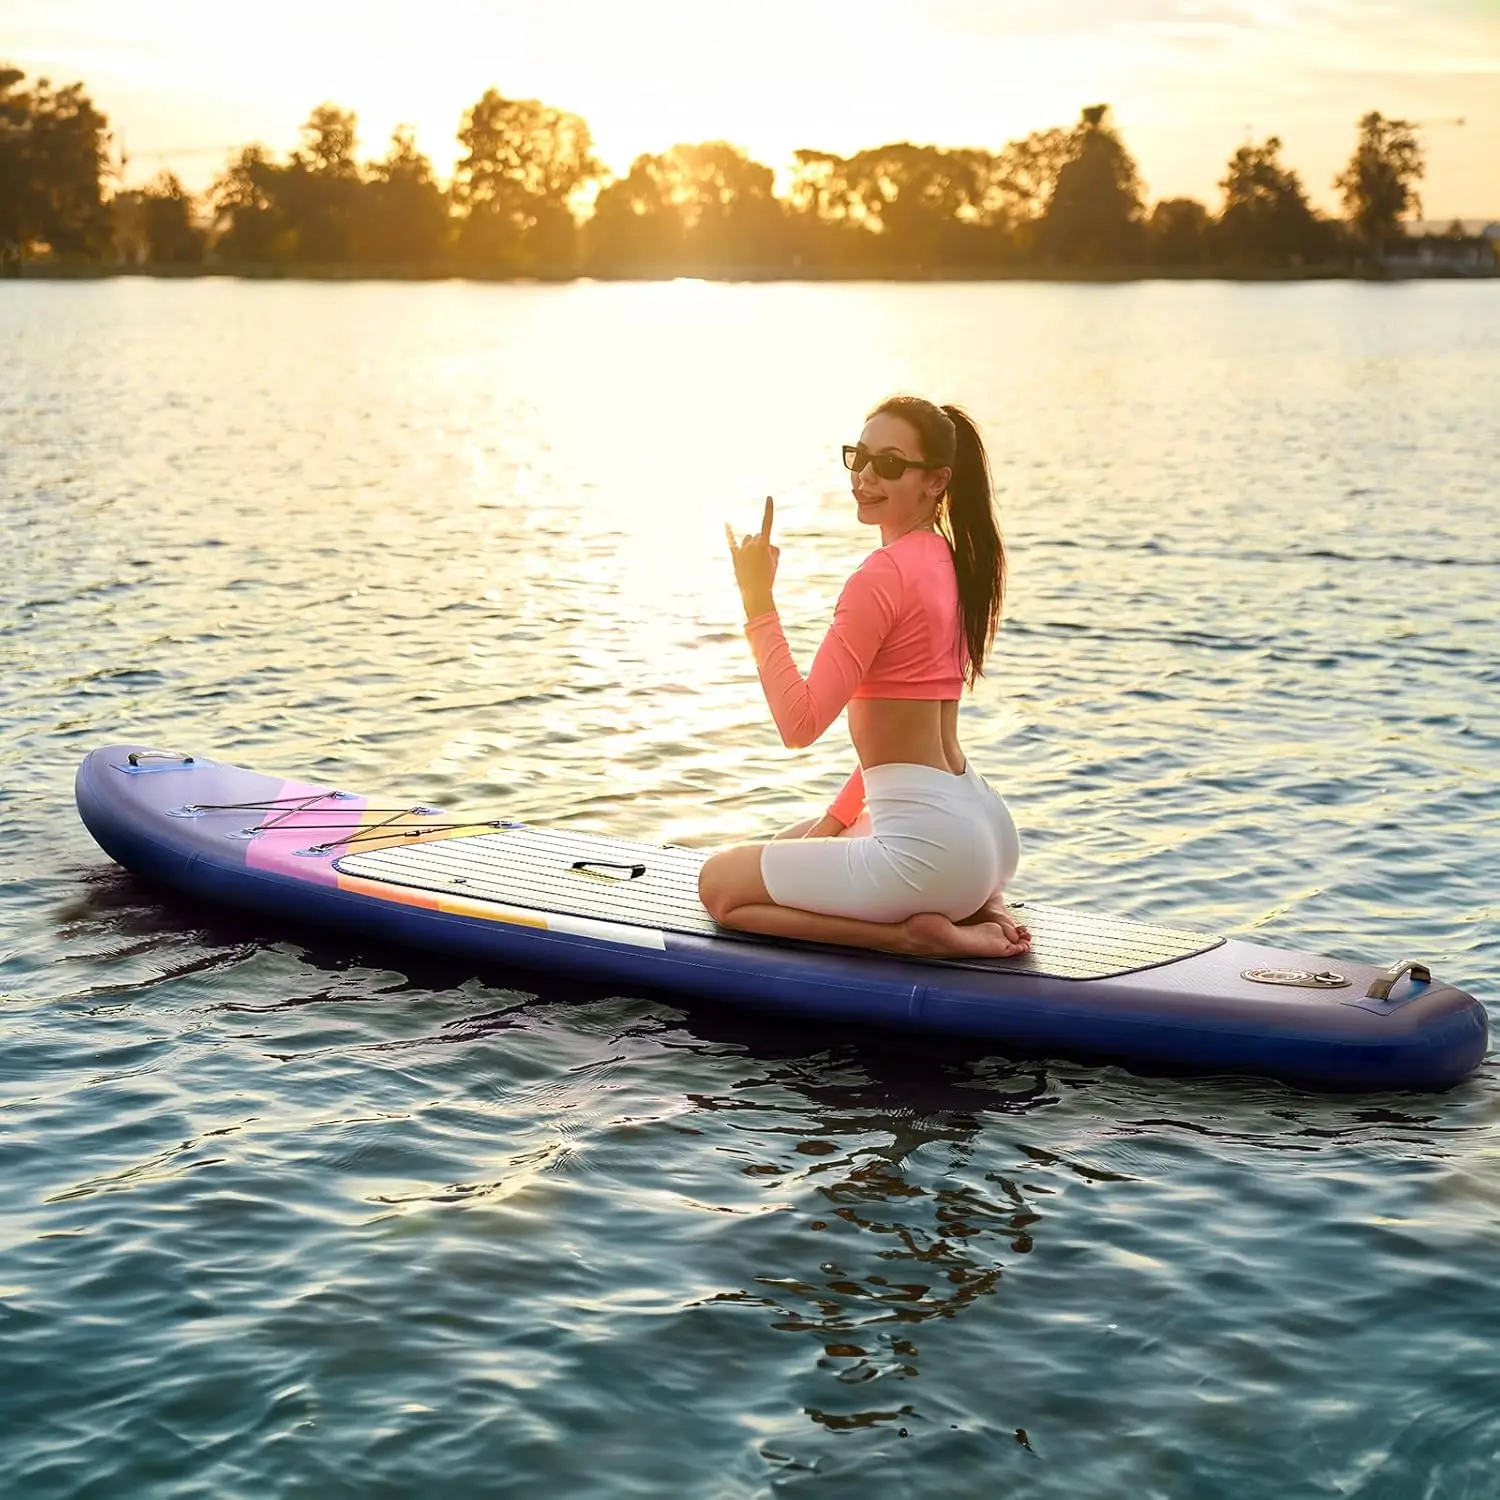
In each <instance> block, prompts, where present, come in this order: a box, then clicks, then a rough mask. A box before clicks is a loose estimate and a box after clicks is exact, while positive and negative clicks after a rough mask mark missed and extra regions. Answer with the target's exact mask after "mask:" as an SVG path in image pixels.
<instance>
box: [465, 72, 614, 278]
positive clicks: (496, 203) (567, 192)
mask: <svg viewBox="0 0 1500 1500" xmlns="http://www.w3.org/2000/svg"><path fill="white" fill-rule="evenodd" d="M458 139H459V143H460V144H461V145H462V146H463V148H464V152H465V154H464V156H463V158H462V160H461V161H460V162H459V163H458V167H457V169H456V171H455V173H454V178H453V201H454V202H455V204H457V206H458V208H459V210H460V211H461V213H462V215H463V217H462V221H461V224H460V227H459V239H458V242H459V247H460V250H461V251H462V253H463V254H464V256H465V258H466V259H467V260H468V261H469V262H470V264H472V265H474V266H475V267H476V269H478V268H484V269H493V270H533V271H541V272H559V271H570V270H572V268H573V260H574V257H575V255H576V235H577V227H576V222H575V220H574V219H573V215H572V210H571V200H572V199H573V197H574V196H575V195H576V194H577V193H578V192H579V190H580V189H582V188H583V187H584V186H585V185H586V184H588V183H590V182H592V181H595V180H596V179H597V178H598V177H599V176H600V175H601V173H602V172H603V168H602V167H601V166H600V164H599V163H598V162H597V161H596V160H595V159H594V153H593V141H592V138H591V137H590V135H589V128H588V126H587V125H586V124H585V123H584V121H583V119H582V118H581V117H580V116H578V115H575V114H570V113H569V112H568V111H566V110H561V109H553V108H552V107H550V106H549V105H545V104H541V103H539V102H538V101H537V100H535V99H506V98H503V97H502V96H501V95H500V94H499V93H497V92H496V91H495V90H494V89H488V90H486V91H485V94H484V96H483V98H481V99H480V100H479V102H478V103H477V104H475V105H474V106H473V108H472V109H470V110H468V111H466V112H465V114H464V117H463V124H462V125H461V127H460V128H459V132H458Z"/></svg>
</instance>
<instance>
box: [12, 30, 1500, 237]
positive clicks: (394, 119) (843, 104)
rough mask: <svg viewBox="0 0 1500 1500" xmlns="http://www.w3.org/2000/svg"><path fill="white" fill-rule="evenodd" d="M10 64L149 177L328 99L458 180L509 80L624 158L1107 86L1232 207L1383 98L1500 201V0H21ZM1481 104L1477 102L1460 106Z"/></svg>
mask: <svg viewBox="0 0 1500 1500" xmlns="http://www.w3.org/2000/svg"><path fill="white" fill-rule="evenodd" d="M0 60H8V61H11V62H14V63H15V64H16V65H17V66H19V67H22V68H24V69H25V70H26V71H27V73H28V74H30V75H31V76H33V77H37V76H44V77H50V78H51V79H52V81H53V82H54V83H63V82H72V81H75V80H82V81H83V82H84V83H85V84H86V85H87V86H88V89H89V92H90V94H91V95H92V97H93V99H94V102H95V103H96V104H97V105H98V106H99V107H100V108H101V109H102V110H103V111H104V112H105V114H107V115H108V116H109V118H110V120H111V122H112V124H113V125H114V126H115V127H116V128H117V129H118V130H119V131H121V132H122V133H123V136H124V140H125V144H126V147H127V149H128V152H129V156H130V163H129V174H128V180H129V181H130V182H131V183H140V182H142V181H144V180H145V179H146V178H148V177H150V176H151V175H152V174H153V173H154V172H155V171H156V170H157V169H158V168H160V167H162V166H168V167H171V168H172V169H173V170H175V171H176V172H177V173H178V175H179V176H180V177H181V178H182V179H183V180H184V181H185V182H186V183H187V184H188V186H189V187H192V188H195V189H201V188H203V187H204V186H206V185H207V184H208V182H209V181H211V179H212V178H213V177H214V175H215V174H216V173H217V172H218V171H219V170H220V169H221V167H222V166H223V164H224V161H225V158H226V157H227V156H228V154H229V152H230V150H231V149H234V148H237V147H239V146H242V145H247V144H249V143H250V142H252V141H257V140H258V141H261V142H263V143H264V144H266V145H267V146H269V147H270V148H271V149H272V150H273V151H277V152H285V151H287V150H289V149H290V148H291V147H292V146H293V145H294V144H295V143H296V140H297V127H298V126H299V125H300V124H301V122H302V121H303V120H304V119H305V118H306V117H307V114H308V112H309V111H310V110H311V109H312V107H313V106H314V105H316V104H318V103H320V102H321V101H323V100H325V99H331V100H333V101H334V102H335V103H337V104H340V105H342V106H344V107H345V108H348V109H353V110H355V111H356V112H357V114H358V116H359V123H360V140H361V151H362V154H365V155H369V156H379V155H382V154H383V152H384V148H385V144H386V142H387V140H388V139H389V136H390V132H391V129H392V128H393V127H394V126H395V125H396V124H398V123H401V122H407V123H410V124H412V125H413V126H415V127H416V130H417V140H418V144H419V145H420V146H421V147H422V149H423V150H425V151H426V152H427V153H428V155H429V156H431V157H432V159H433V162H434V164H435V166H436V167H437V169H438V172H439V174H440V175H442V176H444V177H446V175H447V174H448V171H449V170H450V168H451V166H452V163H453V160H454V157H455V155H456V154H457V145H456V142H455V141H454V132H455V131H456V129H457V127H458V123H459V119H460V116H461V115H462V114H463V111H464V110H465V109H466V108H467V107H468V106H469V105H470V104H472V103H473V102H474V100H476V99H477V98H478V97H479V96H480V94H482V93H483V92H484V90H485V89H486V88H489V87H492V86H493V87H495V88H498V89H499V90H500V92H501V93H502V94H506V95H509V96H511V97H520V98H538V99H541V100H543V101H544V102H546V103H548V104H552V105H556V106H558V107H560V108H564V109H571V110H574V111H576V112H577V113H579V114H581V115H582V116H583V117H584V118H585V119H586V120H587V121H588V122H589V125H590V127H591V128H592V130H593V133H594V137H595V141H596V143H597V148H598V151H599V154H600V155H601V156H602V157H603V158H604V160H605V161H606V162H607V163H608V164H609V165H610V166H611V167H612V168H614V169H616V170H619V171H624V170H626V169H627V168H628V167H629V164H630V161H631V159H632V158H633V157H634V156H635V155H637V154H638V153H640V152H643V151H660V150H664V149H666V148H667V147H668V146H671V145H673V144H675V143H677V142H682V141H698V140H714V139H727V140H731V141H735V142H737V143H738V144H740V145H742V146H744V147H746V148H747V149H748V150H749V151H750V152H751V154H752V155H753V156H755V157H756V158H758V159H759V160H761V161H763V162H765V163H767V164H768V165H771V166H774V167H778V168H779V167H783V166H785V165H786V163H787V161H788V159H789V157H790V155H791V152H792V151H793V150H795V149H796V148H797V147H799V146H811V147H817V148H820V149H823V150H830V151H838V152H844V153H847V152H850V151H853V150H856V149H858V148H860V147H864V146H876V145H881V144H884V143H886V142H889V141H897V140H911V141H916V142H919V143H922V144H928V145H941V146H964V145H973V146H985V147H991V148H997V147H999V146H1001V145H1003V144H1004V143H1005V142H1006V141H1007V140H1010V139H1012V138H1014V137H1016V136H1018V135H1024V134H1026V132H1028V131H1030V130H1033V129H1039V128H1042V127H1045V126H1048V125H1067V124H1071V123H1072V122H1073V121H1074V120H1075V119H1076V118H1077V115H1078V111H1079V109H1080V108H1081V107H1083V106H1084V105H1087V104H1093V103H1096V102H1108V103H1109V104H1111V105H1112V106H1113V107H1114V112H1115V117H1116V123H1117V124H1118V126H1119V127H1120V129H1121V131H1122V132H1123V134H1124V137H1125V140H1126V143H1127V144H1128V145H1129V147H1130V148H1131V150H1132V151H1133V152H1134V154H1135V157H1136V160H1137V162H1138V164H1139V166H1140V169H1141V175H1142V177H1143V179H1144V181H1145V183H1146V186H1147V190H1148V195H1149V196H1150V197H1151V198H1153V199H1156V198H1164V197H1172V196H1177V195H1183V194H1186V195H1191V196H1193V197H1198V198H1201V199H1203V200H1204V201H1206V202H1208V203H1209V204H1210V205H1211V206H1217V203H1218V192H1217V189H1216V187H1215V184H1216V182H1217V181H1218V179H1219V178H1220V177H1222V175H1223V171H1224V163H1225V162H1226V160H1227V159H1228V157H1229V156H1230V154H1231V153H1232V152H1233V151H1234V149H1235V148H1236V146H1238V145H1239V144H1241V143H1242V142H1243V141H1244V140H1245V139H1246V138H1247V136H1254V137H1256V138H1257V139H1259V138H1263V137H1265V136H1267V135H1271V134H1275V135H1279V136H1280V137H1281V139H1282V141H1283V143H1284V152H1283V159H1284V160H1285V161H1286V162H1287V164H1288V165H1290V166H1292V167H1294V168H1296V169H1297V170H1298V171H1299V172H1300V173H1301V175H1302V179H1303V182H1304V184H1305V186H1306V187H1307V189H1308V192H1309V195H1310V196H1311V197H1312V199H1313V201H1314V202H1315V203H1318V204H1319V205H1320V206H1323V207H1326V208H1332V207H1334V206H1335V197H1336V195H1335V193H1334V191H1333V189H1332V187H1331V179H1332V177H1333V175H1334V174H1335V173H1336V172H1337V171H1338V170H1339V168H1340V167H1341V166H1342V164H1343V162H1344V161H1345V160H1346V159H1347V157H1348V155H1349V152H1350V150H1351V149H1352V146H1353V143H1354V133H1355V121H1356V120H1357V119H1358V117H1359V116H1360V115H1361V114H1362V113H1364V112H1365V111H1367V110H1370V109H1378V110H1380V111H1381V112H1382V113H1384V114H1386V115H1390V116H1398V117H1404V118H1406V119H1410V120H1415V121H1419V122H1424V125H1425V128H1424V130H1423V139H1424V141H1425V143H1426V147H1427V155H1428V177H1427V181H1426V183H1425V185H1424V187H1423V201H1424V209H1425V212H1426V215H1427V216H1428V217H1430V218H1452V217H1454V216H1458V215H1463V216H1468V217H1495V218H1500V151H1497V150H1496V145H1497V143H1500V0H1274V3H1273V0H534V3H532V4H521V3H518V0H425V3H420V4H418V3H409V0H403V3H396V0H324V3H323V4H322V5H318V6H309V5H306V4H305V3H301V0H295V3H294V0H261V3H260V4H259V5H258V6H255V7H253V8H251V7H225V6H220V5H218V4H213V3H210V4H204V3H202V0H107V3H106V0H5V5H4V18H3V20H0ZM1459 117H1462V118H1463V119H1464V120H1465V123H1464V124H1463V125H1462V126H1459V125H1455V124H1453V123H1451V122H1452V121H1453V120H1455V119H1457V118H1459Z"/></svg>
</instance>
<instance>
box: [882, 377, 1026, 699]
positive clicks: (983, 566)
mask: <svg viewBox="0 0 1500 1500" xmlns="http://www.w3.org/2000/svg"><path fill="white" fill-rule="evenodd" d="M881 414H884V415H887V416H892V417H900V418H901V420H902V421H903V422H906V423H909V424H910V425H911V426H912V427H913V428H914V429H915V431H916V434H917V437H918V438H919V439H920V441H921V447H922V457H923V459H924V460H926V462H928V463H930V464H935V465H937V466H938V467H939V468H951V469H952V470H953V477H952V478H951V479H950V480H949V481H948V491H947V494H946V495H945V496H944V499H946V501H947V504H946V505H942V506H940V507H939V511H938V525H939V527H940V529H941V530H942V533H943V535H944V536H945V537H946V538H947V541H948V545H949V547H950V548H952V550H953V571H954V572H955V574H957V576H958V606H959V613H960V614H961V615H962V616H963V630H964V639H965V641H966V642H967V644H968V647H969V662H968V665H967V666H966V667H965V668H964V681H965V682H966V683H968V685H969V686H970V687H973V686H974V683H975V680H976V679H977V678H979V677H981V676H983V674H984V657H985V653H986V652H987V651H988V650H989V648H990V647H991V645H993V644H994V640H995V632H996V631H997V630H998V629H999V628H1000V612H1001V608H1002V606H1003V605H1004V603H1005V543H1004V542H1003V541H1002V540H1001V537H1000V521H999V518H998V517H997V516H996V514H995V495H994V490H993V488H992V487H991V484H990V461H989V458H988V457H987V456H986V454H985V451H984V443H983V441H982V440H981V438H980V436H979V429H978V428H977V427H975V425H974V423H973V421H972V420H971V419H970V418H969V416H968V414H967V413H965V412H963V411H961V410H960V409H959V408H958V407H956V406H937V405H934V404H933V403H932V402H931V401H928V400H926V399H925V398H923V397H921V396H892V397H890V398H889V399H888V400H886V401H882V402H881V403H880V405H879V406H877V407H876V408H875V410H874V411H872V412H871V413H870V415H871V416H872V417H874V416H879V415H881Z"/></svg>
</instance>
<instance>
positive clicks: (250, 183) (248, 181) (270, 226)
mask: <svg viewBox="0 0 1500 1500" xmlns="http://www.w3.org/2000/svg"><path fill="white" fill-rule="evenodd" d="M285 175H286V168H285V167H281V166H278V165H277V164H276V163H275V162H273V161H272V160H271V158H270V156H269V155H268V154H267V152H266V148H265V147H264V146H260V145H255V146H246V147H244V149H243V150H241V151H240V153H239V154H238V155H237V156H235V157H234V158H233V159H232V160H231V161H230V163H229V165H228V167H226V168H225V170H224V172H223V174H222V175H221V176H220V177H219V178H218V179H217V180H216V181H215V182H214V185H213V187H212V188H211V189H210V190H209V201H210V202H211V203H212V205H213V209H214V226H215V228H216V229H217V231H218V243H217V250H218V254H219V258H220V259H221V260H227V261H247V262H251V263H255V262H266V261H286V260H290V259H291V258H292V256H293V255H294V254H295V252H296V248H297V243H296V234H295V231H294V230H293V229H292V228H291V227H290V225H289V224H288V221H287V215H286V210H285V207H284V201H283V200H284V194H283V193H282V190H281V183H282V179H283V178H284V177H285Z"/></svg>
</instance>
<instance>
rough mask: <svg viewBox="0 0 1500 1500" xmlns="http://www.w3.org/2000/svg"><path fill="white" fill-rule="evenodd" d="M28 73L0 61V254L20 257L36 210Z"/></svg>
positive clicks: (17, 258) (12, 258) (9, 258)
mask: <svg viewBox="0 0 1500 1500" xmlns="http://www.w3.org/2000/svg"><path fill="white" fill-rule="evenodd" d="M25 77H26V75H25V74H24V73H23V72H22V71H21V70H20V69H19V68H13V67H10V66H9V65H7V64H3V63H0V255H3V256H4V257H5V258H6V259H7V260H19V258H20V255H21V249H22V246H23V245H24V244H25V242H26V239H27V231H28V229H29V227H30V225H31V222H32V218H33V215H34V213H35V209H34V207H33V197H34V189H33V184H32V178H31V169H30V161H29V146H30V136H31V95H30V94H25V93H22V92H21V90H20V84H21V82H22V80H23V79H24V78H25Z"/></svg>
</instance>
